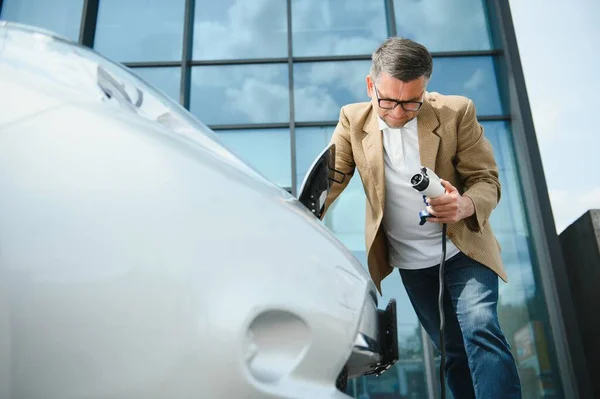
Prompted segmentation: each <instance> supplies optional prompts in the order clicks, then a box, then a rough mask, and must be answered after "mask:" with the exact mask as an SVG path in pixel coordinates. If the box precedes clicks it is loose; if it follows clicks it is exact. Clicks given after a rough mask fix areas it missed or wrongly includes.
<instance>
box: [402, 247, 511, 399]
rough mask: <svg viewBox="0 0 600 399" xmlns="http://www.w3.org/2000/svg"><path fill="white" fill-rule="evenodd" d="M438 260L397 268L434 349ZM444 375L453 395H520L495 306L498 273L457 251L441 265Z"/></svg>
mask: <svg viewBox="0 0 600 399" xmlns="http://www.w3.org/2000/svg"><path fill="white" fill-rule="evenodd" d="M438 273H439V266H434V267H429V268H426V269H419V270H403V269H400V276H401V277H402V282H403V283H404V286H405V288H406V292H407V293H408V297H409V299H410V301H411V303H412V305H413V307H414V309H415V311H416V313H417V316H418V318H419V321H420V322H421V324H422V325H423V328H424V329H425V331H427V334H428V335H429V337H430V338H431V340H432V341H433V344H434V346H435V347H436V349H437V350H438V351H439V347H438V346H439V342H440V341H439V325H440V317H439V313H438V290H439V281H438V279H439V278H438ZM444 282H445V288H444V290H445V292H444V316H445V321H446V325H445V334H444V335H445V337H444V338H445V341H446V364H445V371H446V378H447V382H448V386H449V387H450V390H451V391H452V394H453V395H454V397H455V398H456V399H469V398H477V399H484V398H485V399H495V398H498V399H500V398H501V399H512V398H521V384H520V380H519V375H518V373H517V368H516V365H515V361H514V358H513V356H512V354H511V353H510V348H509V345H508V342H507V341H506V338H505V337H504V334H503V332H502V329H501V328H500V325H499V323H498V314H497V311H496V308H497V304H498V276H497V275H496V273H494V272H493V271H492V270H491V269H489V268H488V267H486V266H484V265H482V264H481V263H478V262H477V261H475V260H473V259H471V258H469V257H467V256H466V255H464V254H463V253H458V254H457V255H455V256H453V257H452V258H450V259H447V260H446V263H445V265H444Z"/></svg>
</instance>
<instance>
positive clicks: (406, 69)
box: [371, 37, 433, 82]
mask: <svg viewBox="0 0 600 399" xmlns="http://www.w3.org/2000/svg"><path fill="white" fill-rule="evenodd" d="M371 59H372V64H371V79H373V80H374V81H377V79H378V78H379V75H381V72H386V73H388V74H390V75H391V76H392V77H394V78H396V79H399V80H401V81H403V82H410V81H411V80H414V79H418V78H420V77H421V76H425V78H426V79H427V80H429V78H430V77H431V72H432V71H433V60H432V58H431V54H430V53H429V51H428V50H427V48H425V46H423V45H421V44H419V43H417V42H414V41H412V40H410V39H405V38H401V37H390V38H388V39H387V40H386V41H384V42H383V43H382V44H381V45H380V46H379V48H377V50H375V52H374V53H373V55H372V57H371Z"/></svg>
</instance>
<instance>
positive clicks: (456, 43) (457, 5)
mask: <svg viewBox="0 0 600 399" xmlns="http://www.w3.org/2000/svg"><path fill="white" fill-rule="evenodd" d="M394 14H395V16H396V29H397V34H398V36H403V37H407V38H409V39H413V40H415V41H417V42H419V43H421V44H423V45H424V46H426V47H427V48H428V49H429V51H463V50H489V49H490V48H491V40H490V34H489V30H488V25H487V18H486V14H485V11H484V5H483V0H453V1H448V0H421V1H405V0H394Z"/></svg>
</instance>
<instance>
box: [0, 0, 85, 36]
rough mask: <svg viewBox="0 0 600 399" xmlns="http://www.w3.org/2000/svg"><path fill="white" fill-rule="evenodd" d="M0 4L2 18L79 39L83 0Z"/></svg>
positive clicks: (6, 0)
mask: <svg viewBox="0 0 600 399" xmlns="http://www.w3.org/2000/svg"><path fill="white" fill-rule="evenodd" d="M0 5H1V6H2V7H0V8H1V10H0V11H1V12H2V13H1V14H0V19H3V20H6V21H12V22H19V23H22V24H26V25H32V26H36V27H38V28H43V29H46V30H49V31H51V32H53V33H56V34H58V35H61V36H64V37H66V38H68V39H71V40H73V41H75V42H77V41H78V39H79V26H80V23H81V13H82V10H83V0H54V1H48V0H4V2H0Z"/></svg>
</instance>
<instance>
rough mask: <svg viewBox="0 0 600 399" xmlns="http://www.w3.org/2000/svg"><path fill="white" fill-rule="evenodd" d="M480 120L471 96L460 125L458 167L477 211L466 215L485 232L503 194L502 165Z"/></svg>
mask: <svg viewBox="0 0 600 399" xmlns="http://www.w3.org/2000/svg"><path fill="white" fill-rule="evenodd" d="M483 133H484V131H483V127H482V126H481V125H480V124H479V122H478V121H477V116H476V111H475V105H474V104H473V101H471V100H468V102H467V106H466V110H465V113H464V115H463V117H462V118H461V120H460V123H459V126H458V137H457V153H456V170H457V172H458V175H459V176H460V180H461V183H462V186H463V190H464V192H463V193H462V195H463V196H465V197H469V198H471V200H472V201H473V205H474V207H475V213H474V214H473V215H472V216H470V217H468V218H466V219H465V222H466V224H467V227H468V228H469V229H470V230H472V231H475V232H481V230H482V228H483V227H485V225H486V224H487V221H488V219H489V217H490V215H491V213H492V210H494V208H495V207H496V206H497V205H498V202H499V201H500V196H501V187H500V180H499V179H498V166H497V165H496V160H495V158H494V152H493V149H492V145H491V143H490V142H489V140H488V139H487V138H486V137H485V135H484V134H483Z"/></svg>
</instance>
